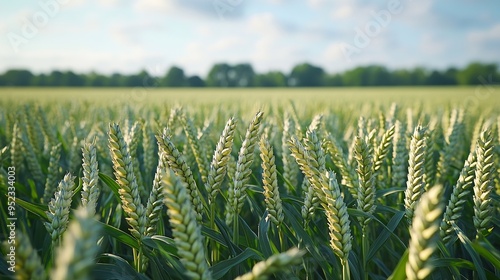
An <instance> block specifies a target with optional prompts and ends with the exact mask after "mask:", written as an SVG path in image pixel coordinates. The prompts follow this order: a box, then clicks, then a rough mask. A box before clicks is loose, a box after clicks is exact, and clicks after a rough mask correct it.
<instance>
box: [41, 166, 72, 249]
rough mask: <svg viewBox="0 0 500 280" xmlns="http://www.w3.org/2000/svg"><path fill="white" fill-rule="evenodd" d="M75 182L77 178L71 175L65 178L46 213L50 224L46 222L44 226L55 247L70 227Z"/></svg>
mask: <svg viewBox="0 0 500 280" xmlns="http://www.w3.org/2000/svg"><path fill="white" fill-rule="evenodd" d="M74 180H75V177H73V176H72V175H71V174H69V173H68V174H66V175H65V176H64V179H63V180H62V181H61V182H60V183H59V186H58V187H57V191H56V193H55V194H54V197H53V198H52V200H51V201H50V203H49V210H48V211H47V212H46V213H47V220H48V222H45V223H44V225H45V228H46V229H47V231H48V232H49V235H50V237H51V239H52V242H53V244H54V245H56V244H59V243H60V238H61V236H62V234H63V233H64V231H65V230H66V228H67V227H68V220H69V209H70V207H71V201H72V199H71V198H72V196H73V192H74V190H75V183H74Z"/></svg>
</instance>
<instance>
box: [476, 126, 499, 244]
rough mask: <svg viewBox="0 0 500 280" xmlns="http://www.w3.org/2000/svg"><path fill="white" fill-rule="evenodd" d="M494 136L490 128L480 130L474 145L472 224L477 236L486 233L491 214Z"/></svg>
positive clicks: (488, 229)
mask: <svg viewBox="0 0 500 280" xmlns="http://www.w3.org/2000/svg"><path fill="white" fill-rule="evenodd" d="M493 140H494V137H493V133H492V131H491V129H486V130H484V131H483V132H481V134H480V136H479V139H478V140H477V147H476V155H477V160H476V172H475V179H474V188H473V190H474V217H473V220H474V226H475V227H476V230H477V235H478V237H480V236H486V235H488V233H489V231H490V227H491V225H490V223H491V219H492V214H493V209H494V208H493V207H494V206H493V200H492V198H491V192H492V191H493V188H494V181H493V178H494V177H493V176H494V172H495V162H494V151H493V149H494V143H493Z"/></svg>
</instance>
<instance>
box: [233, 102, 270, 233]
mask: <svg viewBox="0 0 500 280" xmlns="http://www.w3.org/2000/svg"><path fill="white" fill-rule="evenodd" d="M263 116H264V113H263V112H261V111H259V112H257V114H255V117H254V118H253V119H252V121H251V122H250V124H249V125H248V128H247V131H246V134H245V140H244V141H243V144H242V145H241V148H240V152H239V154H238V161H237V163H236V173H235V175H234V183H233V185H232V186H231V185H230V189H229V190H228V195H227V199H228V208H227V209H228V211H227V212H226V223H227V224H228V225H229V224H231V223H232V222H233V220H237V216H238V214H239V213H240V211H241V209H242V208H243V203H244V201H245V198H246V189H247V186H246V183H247V181H248V180H249V178H250V175H251V174H252V170H251V168H250V166H251V164H252V162H253V158H254V149H255V146H256V144H257V142H258V139H259V138H258V132H259V127H260V123H261V121H262V117H263ZM235 228H236V227H235Z"/></svg>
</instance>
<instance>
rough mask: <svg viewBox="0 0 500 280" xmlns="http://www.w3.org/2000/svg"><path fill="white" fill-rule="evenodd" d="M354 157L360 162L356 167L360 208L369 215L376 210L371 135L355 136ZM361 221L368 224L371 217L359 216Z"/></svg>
mask: <svg viewBox="0 0 500 280" xmlns="http://www.w3.org/2000/svg"><path fill="white" fill-rule="evenodd" d="M354 141H355V143H356V144H355V148H354V157H355V159H356V162H357V164H358V167H357V169H356V171H357V173H358V180H359V186H358V196H357V202H358V209H359V210H360V211H362V212H364V213H366V214H368V215H371V214H373V212H374V211H375V208H376V205H375V199H376V197H375V176H374V170H375V167H374V162H373V149H372V146H371V145H370V144H369V142H370V138H369V136H365V137H363V138H362V137H359V136H357V137H356V138H355V140H354ZM359 220H360V222H361V223H362V224H363V225H366V224H367V223H368V222H369V221H370V220H371V219H369V218H366V217H364V216H360V217H359Z"/></svg>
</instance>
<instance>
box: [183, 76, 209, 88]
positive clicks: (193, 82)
mask: <svg viewBox="0 0 500 280" xmlns="http://www.w3.org/2000/svg"><path fill="white" fill-rule="evenodd" d="M187 86H188V87H204V86H205V81H203V80H202V79H201V78H200V77H199V76H191V77H189V78H187Z"/></svg>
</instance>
